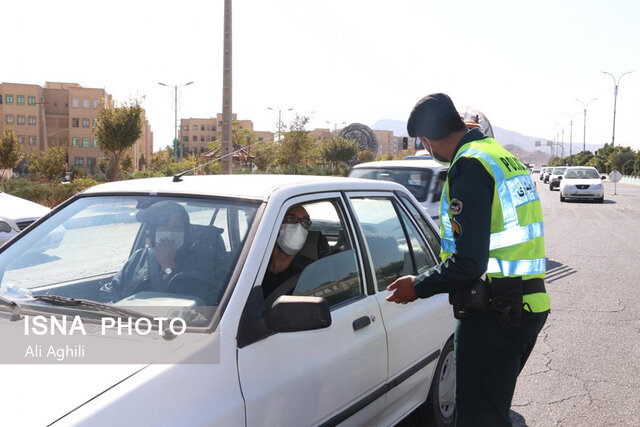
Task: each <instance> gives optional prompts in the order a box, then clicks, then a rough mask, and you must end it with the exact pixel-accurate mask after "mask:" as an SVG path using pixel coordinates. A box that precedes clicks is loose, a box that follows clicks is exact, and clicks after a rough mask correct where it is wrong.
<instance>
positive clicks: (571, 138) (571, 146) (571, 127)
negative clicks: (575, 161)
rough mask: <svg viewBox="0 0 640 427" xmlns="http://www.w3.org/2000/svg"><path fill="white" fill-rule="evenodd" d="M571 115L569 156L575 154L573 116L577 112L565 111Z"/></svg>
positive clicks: (567, 114)
mask: <svg viewBox="0 0 640 427" xmlns="http://www.w3.org/2000/svg"><path fill="white" fill-rule="evenodd" d="M564 114H565V115H566V116H569V156H573V118H574V117H575V114H569V113H564Z"/></svg>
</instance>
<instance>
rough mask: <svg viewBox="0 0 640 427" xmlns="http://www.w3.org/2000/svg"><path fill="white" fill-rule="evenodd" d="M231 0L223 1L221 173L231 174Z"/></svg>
mask: <svg viewBox="0 0 640 427" xmlns="http://www.w3.org/2000/svg"><path fill="white" fill-rule="evenodd" d="M231 6H232V5H231V0H224V46H223V50H224V53H223V61H222V62H223V63H222V144H221V147H222V154H223V156H224V158H223V159H222V160H221V163H222V173H223V174H231V172H232V171H233V157H232V156H230V155H229V154H230V153H232V152H233V142H232V141H233V128H232V125H233V117H232V112H233V110H232V107H231V102H232V86H231V84H232V82H231V79H232V73H231V67H232V56H231V49H232V44H231V35H232V32H231V24H232V21H231V10H232V9H231Z"/></svg>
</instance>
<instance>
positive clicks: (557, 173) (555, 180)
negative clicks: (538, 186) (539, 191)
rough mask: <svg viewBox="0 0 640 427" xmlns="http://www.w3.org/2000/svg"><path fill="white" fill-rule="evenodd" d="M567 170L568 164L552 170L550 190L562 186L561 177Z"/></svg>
mask: <svg viewBox="0 0 640 427" xmlns="http://www.w3.org/2000/svg"><path fill="white" fill-rule="evenodd" d="M566 170H567V166H558V167H555V168H553V169H552V170H551V174H550V175H549V190H551V191H553V189H554V188H556V187H559V186H560V177H561V176H562V175H563V174H564V171H566Z"/></svg>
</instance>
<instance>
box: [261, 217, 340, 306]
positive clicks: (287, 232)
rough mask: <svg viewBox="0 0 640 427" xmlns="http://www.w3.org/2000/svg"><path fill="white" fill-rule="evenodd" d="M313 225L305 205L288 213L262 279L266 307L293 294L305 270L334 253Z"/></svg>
mask: <svg viewBox="0 0 640 427" xmlns="http://www.w3.org/2000/svg"><path fill="white" fill-rule="evenodd" d="M311 224H312V222H311V219H310V217H309V213H308V212H307V210H306V209H305V208H304V207H303V206H301V205H295V206H292V207H291V208H289V209H288V210H287V213H286V214H285V216H284V219H283V221H282V224H281V226H280V231H279V232H278V239H277V241H276V244H275V246H274V248H273V252H272V254H271V258H270V260H269V266H268V267H267V271H266V273H265V276H264V279H263V280H262V291H263V294H264V297H265V306H266V307H271V305H272V304H273V302H274V301H275V300H276V299H277V298H278V297H280V296H282V295H287V294H290V293H291V292H292V291H293V289H294V288H295V286H296V283H297V281H298V278H299V277H300V274H301V273H302V271H303V270H304V269H305V267H307V266H308V265H309V264H311V263H312V262H314V261H316V260H318V259H320V258H323V257H325V256H327V255H329V254H330V253H331V248H330V246H329V243H328V241H327V238H326V237H324V236H323V234H322V232H320V231H317V230H314V231H312V230H310V228H311Z"/></svg>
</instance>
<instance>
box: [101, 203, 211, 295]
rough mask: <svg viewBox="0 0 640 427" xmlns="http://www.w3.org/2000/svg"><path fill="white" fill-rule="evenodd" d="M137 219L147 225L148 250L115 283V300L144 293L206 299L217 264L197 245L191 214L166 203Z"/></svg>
mask: <svg viewBox="0 0 640 427" xmlns="http://www.w3.org/2000/svg"><path fill="white" fill-rule="evenodd" d="M137 217H138V219H140V220H141V221H142V222H143V224H144V233H145V236H144V247H143V248H141V249H138V250H136V251H135V252H134V253H133V254H132V255H131V257H129V259H128V260H127V262H126V263H125V264H124V266H123V267H122V269H120V271H119V272H118V273H116V275H115V276H114V278H113V279H112V281H111V292H113V293H114V294H115V295H114V299H121V298H125V297H128V296H130V295H133V294H135V293H138V292H141V291H150V292H162V293H166V292H170V293H177V294H181V295H188V296H198V297H201V298H204V299H206V294H207V291H208V290H207V289H206V288H207V287H206V284H207V283H210V282H211V280H212V278H213V277H214V271H213V266H214V265H215V263H214V262H212V258H211V256H212V254H211V253H207V251H206V250H203V248H202V247H199V245H197V244H196V243H194V239H193V237H194V236H192V233H191V224H190V222H189V215H188V214H187V211H186V210H185V209H184V208H183V207H182V206H180V205H179V204H178V203H175V202H171V201H162V202H158V203H156V204H154V205H152V206H150V207H149V208H147V209H146V210H143V211H140V212H138V215H137ZM203 288H204V289H203ZM209 288H210V286H209Z"/></svg>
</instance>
